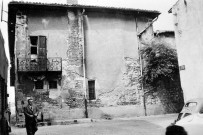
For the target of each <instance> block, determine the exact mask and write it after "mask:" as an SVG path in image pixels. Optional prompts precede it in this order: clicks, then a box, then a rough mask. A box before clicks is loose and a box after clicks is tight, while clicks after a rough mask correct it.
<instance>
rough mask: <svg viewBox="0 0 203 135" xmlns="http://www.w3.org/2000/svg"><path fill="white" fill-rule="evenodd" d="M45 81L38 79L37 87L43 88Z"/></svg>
mask: <svg viewBox="0 0 203 135" xmlns="http://www.w3.org/2000/svg"><path fill="white" fill-rule="evenodd" d="M43 86H44V83H43V81H36V82H35V89H43Z"/></svg>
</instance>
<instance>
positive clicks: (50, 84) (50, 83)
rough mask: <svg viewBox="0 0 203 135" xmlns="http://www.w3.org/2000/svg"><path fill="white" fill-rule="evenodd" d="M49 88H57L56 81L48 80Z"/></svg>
mask: <svg viewBox="0 0 203 135" xmlns="http://www.w3.org/2000/svg"><path fill="white" fill-rule="evenodd" d="M49 89H57V81H49Z"/></svg>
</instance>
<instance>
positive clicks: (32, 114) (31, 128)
mask: <svg viewBox="0 0 203 135" xmlns="http://www.w3.org/2000/svg"><path fill="white" fill-rule="evenodd" d="M38 113H39V111H38V108H37V107H36V106H34V105H33V100H32V99H28V105H27V106H26V107H24V114H25V127H26V130H27V135H34V134H35V132H36V131H37V130H38V128H37V115H38Z"/></svg>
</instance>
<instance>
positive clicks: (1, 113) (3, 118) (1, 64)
mask: <svg viewBox="0 0 203 135" xmlns="http://www.w3.org/2000/svg"><path fill="white" fill-rule="evenodd" d="M8 66H9V65H8V59H7V57H6V52H5V48H4V39H3V36H2V33H1V31H0V125H1V126H0V134H3V135H7V134H8V130H7V129H8V127H7V126H8V122H7V121H8V120H9V119H8V113H7V109H8V102H7V97H8V94H7V73H8Z"/></svg>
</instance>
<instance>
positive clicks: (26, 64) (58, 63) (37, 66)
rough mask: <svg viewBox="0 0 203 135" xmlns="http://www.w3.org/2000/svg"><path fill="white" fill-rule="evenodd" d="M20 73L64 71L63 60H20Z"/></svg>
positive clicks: (18, 66) (18, 60)
mask: <svg viewBox="0 0 203 135" xmlns="http://www.w3.org/2000/svg"><path fill="white" fill-rule="evenodd" d="M17 70H18V71H19V72H40V71H62V58H59V57H55V58H36V59H31V58H18V59H17Z"/></svg>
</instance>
